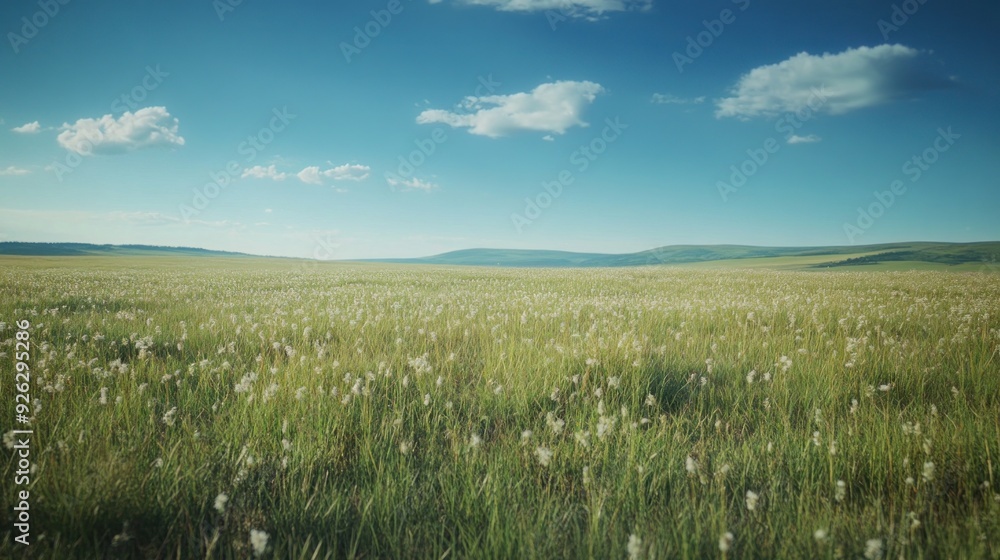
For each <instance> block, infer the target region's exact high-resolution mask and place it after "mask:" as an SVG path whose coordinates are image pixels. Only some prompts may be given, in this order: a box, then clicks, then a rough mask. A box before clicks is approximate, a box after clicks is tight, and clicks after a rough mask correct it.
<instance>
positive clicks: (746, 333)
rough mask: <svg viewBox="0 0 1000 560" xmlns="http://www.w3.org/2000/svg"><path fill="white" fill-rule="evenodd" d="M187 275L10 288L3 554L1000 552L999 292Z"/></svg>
mask: <svg viewBox="0 0 1000 560" xmlns="http://www.w3.org/2000/svg"><path fill="white" fill-rule="evenodd" d="M163 262H164V261H155V262H154V260H150V259H146V260H143V259H129V258H125V257H120V258H117V259H113V260H112V259H108V260H100V259H90V258H87V257H79V258H76V259H53V260H41V259H27V260H17V259H5V260H4V263H3V264H4V266H3V267H0V294H2V299H0V321H2V323H0V341H2V342H0V368H2V371H3V379H4V382H3V385H2V386H3V394H2V402H0V419H2V422H0V427H2V430H3V431H4V432H6V431H7V430H9V429H11V428H12V427H15V425H14V423H13V418H14V402H13V398H12V397H11V394H12V391H11V388H10V387H11V383H10V382H9V381H8V380H10V379H13V370H14V367H13V363H14V351H15V350H14V340H13V339H14V332H15V330H16V328H15V326H14V324H15V322H16V321H18V320H20V319H28V320H30V321H31V323H32V329H31V365H32V373H33V377H32V380H31V381H32V395H33V399H34V401H35V414H34V422H33V424H32V427H33V428H34V429H35V436H34V439H33V446H34V447H33V451H32V460H33V463H34V464H33V474H32V481H33V483H32V484H33V485H32V486H31V499H32V502H31V526H32V534H31V541H32V544H31V546H30V547H29V548H27V549H25V548H24V547H22V546H20V545H17V546H14V545H12V544H11V539H12V535H13V529H12V527H13V523H14V517H13V511H12V507H13V503H14V491H15V488H14V485H13V484H12V483H11V481H13V479H14V470H15V458H14V454H13V452H12V450H11V449H9V447H8V446H3V447H0V450H2V453H0V465H2V466H3V468H2V470H3V484H2V488H3V504H4V508H3V512H4V513H3V517H4V523H3V527H2V529H0V533H3V534H4V541H3V543H2V544H0V557H8V556H13V557H27V556H32V557H37V558H104V557H106V558H132V557H135V558H201V557H211V558H247V557H253V556H257V555H259V556H261V557H264V558H387V557H398V558H629V557H632V558H713V557H716V558H718V557H722V558H807V557H808V558H868V559H872V560H874V559H875V558H997V557H998V556H1000V494H998V492H1000V487H998V485H1000V480H997V478H998V474H1000V471H998V464H997V463H998V461H1000V412H998V411H1000V355H998V353H1000V277H998V275H996V274H985V273H968V274H965V273H963V274H957V273H953V274H949V273H939V272H885V273H864V272H809V273H802V272H784V271H764V270H758V271H746V270H711V271H706V270H685V269H667V268H639V269H631V268H627V269H590V270H570V269H565V270H511V269H448V268H431V267H395V266H390V265H350V266H349V265H314V266H302V265H295V264H292V263H282V262H280V261H276V262H273V263H271V262H268V261H241V260H235V259H234V260H227V259H203V260H199V259H191V260H179V261H176V262H171V263H170V266H164V265H163V264H162V263H163ZM157 263H160V264H157ZM5 443H9V438H7V439H6V440H5Z"/></svg>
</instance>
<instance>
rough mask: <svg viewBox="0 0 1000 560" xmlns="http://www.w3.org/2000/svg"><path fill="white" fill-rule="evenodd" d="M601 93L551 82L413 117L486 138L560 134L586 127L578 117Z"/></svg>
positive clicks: (596, 87)
mask: <svg viewBox="0 0 1000 560" xmlns="http://www.w3.org/2000/svg"><path fill="white" fill-rule="evenodd" d="M603 92H604V88H603V87H602V86H601V85H600V84H597V83H594V82H587V81H584V82H576V81H559V82H552V83H547V84H541V85H540V86H538V87H536V88H535V89H533V90H531V91H530V92H524V93H514V94H511V95H490V96H485V97H472V96H470V97H466V98H465V100H464V101H463V102H462V104H461V107H460V108H459V110H457V111H445V110H442V109H428V110H426V111H424V112H422V113H420V115H418V116H417V122H418V123H420V124H432V123H443V124H446V125H448V126H451V127H453V128H468V129H469V133H470V134H477V135H480V136H488V137H490V138H497V137H499V136H505V135H507V134H510V133H512V132H516V131H521V130H527V131H536V132H545V133H550V134H563V133H565V132H566V130H567V129H568V128H571V127H574V126H587V123H586V122H584V121H583V119H582V117H581V114H582V112H583V109H584V108H585V107H586V106H587V105H590V104H591V103H592V102H593V101H594V99H595V98H596V97H597V96H598V95H599V94H600V93H603Z"/></svg>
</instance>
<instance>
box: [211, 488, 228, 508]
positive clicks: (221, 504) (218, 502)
mask: <svg viewBox="0 0 1000 560" xmlns="http://www.w3.org/2000/svg"><path fill="white" fill-rule="evenodd" d="M227 503H229V496H227V495H226V493H225V492H222V493H220V494H219V495H218V496H216V497H215V506H214V507H215V511H217V512H219V513H226V504H227Z"/></svg>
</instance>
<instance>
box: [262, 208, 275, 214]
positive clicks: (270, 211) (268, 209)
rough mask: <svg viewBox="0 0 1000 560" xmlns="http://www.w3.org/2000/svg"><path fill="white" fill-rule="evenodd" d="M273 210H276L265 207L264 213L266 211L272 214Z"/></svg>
mask: <svg viewBox="0 0 1000 560" xmlns="http://www.w3.org/2000/svg"><path fill="white" fill-rule="evenodd" d="M272 212H274V210H271V209H270V208H265V209H264V213H265V214H270V213H272Z"/></svg>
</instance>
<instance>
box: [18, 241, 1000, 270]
mask: <svg viewBox="0 0 1000 560" xmlns="http://www.w3.org/2000/svg"><path fill="white" fill-rule="evenodd" d="M0 255H30V256H47V257H61V256H112V257H113V256H148V257H156V256H174V257H190V256H197V257H254V256H255V255H248V254H245V253H233V252H227V251H210V250H207V249H198V248H194V247H158V246H152V245H92V244H86V243H23V242H10V241H6V242H0ZM359 262H376V263H399V264H431V265H450V266H497V267H519V268H567V267H581V268H595V267H623V266H653V265H685V266H696V267H716V268H721V267H730V268H731V267H740V268H774V269H786V270H810V269H812V270H816V269H847V270H853V269H863V270H910V269H921V270H923V269H936V270H958V271H974V270H988V271H997V272H1000V242H997V241H986V242H977V243H933V242H913V243H884V244H880V245H851V246H831V247H754V246H749V245H670V246H666V247H659V248H656V249H650V250H648V251H640V252H638V253H625V254H606V253H575V252H571V251H544V250H529V249H464V250H461V251H452V252H449V253H442V254H440V255H434V256H430V257H422V258H414V259H371V260H363V261H359Z"/></svg>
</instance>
